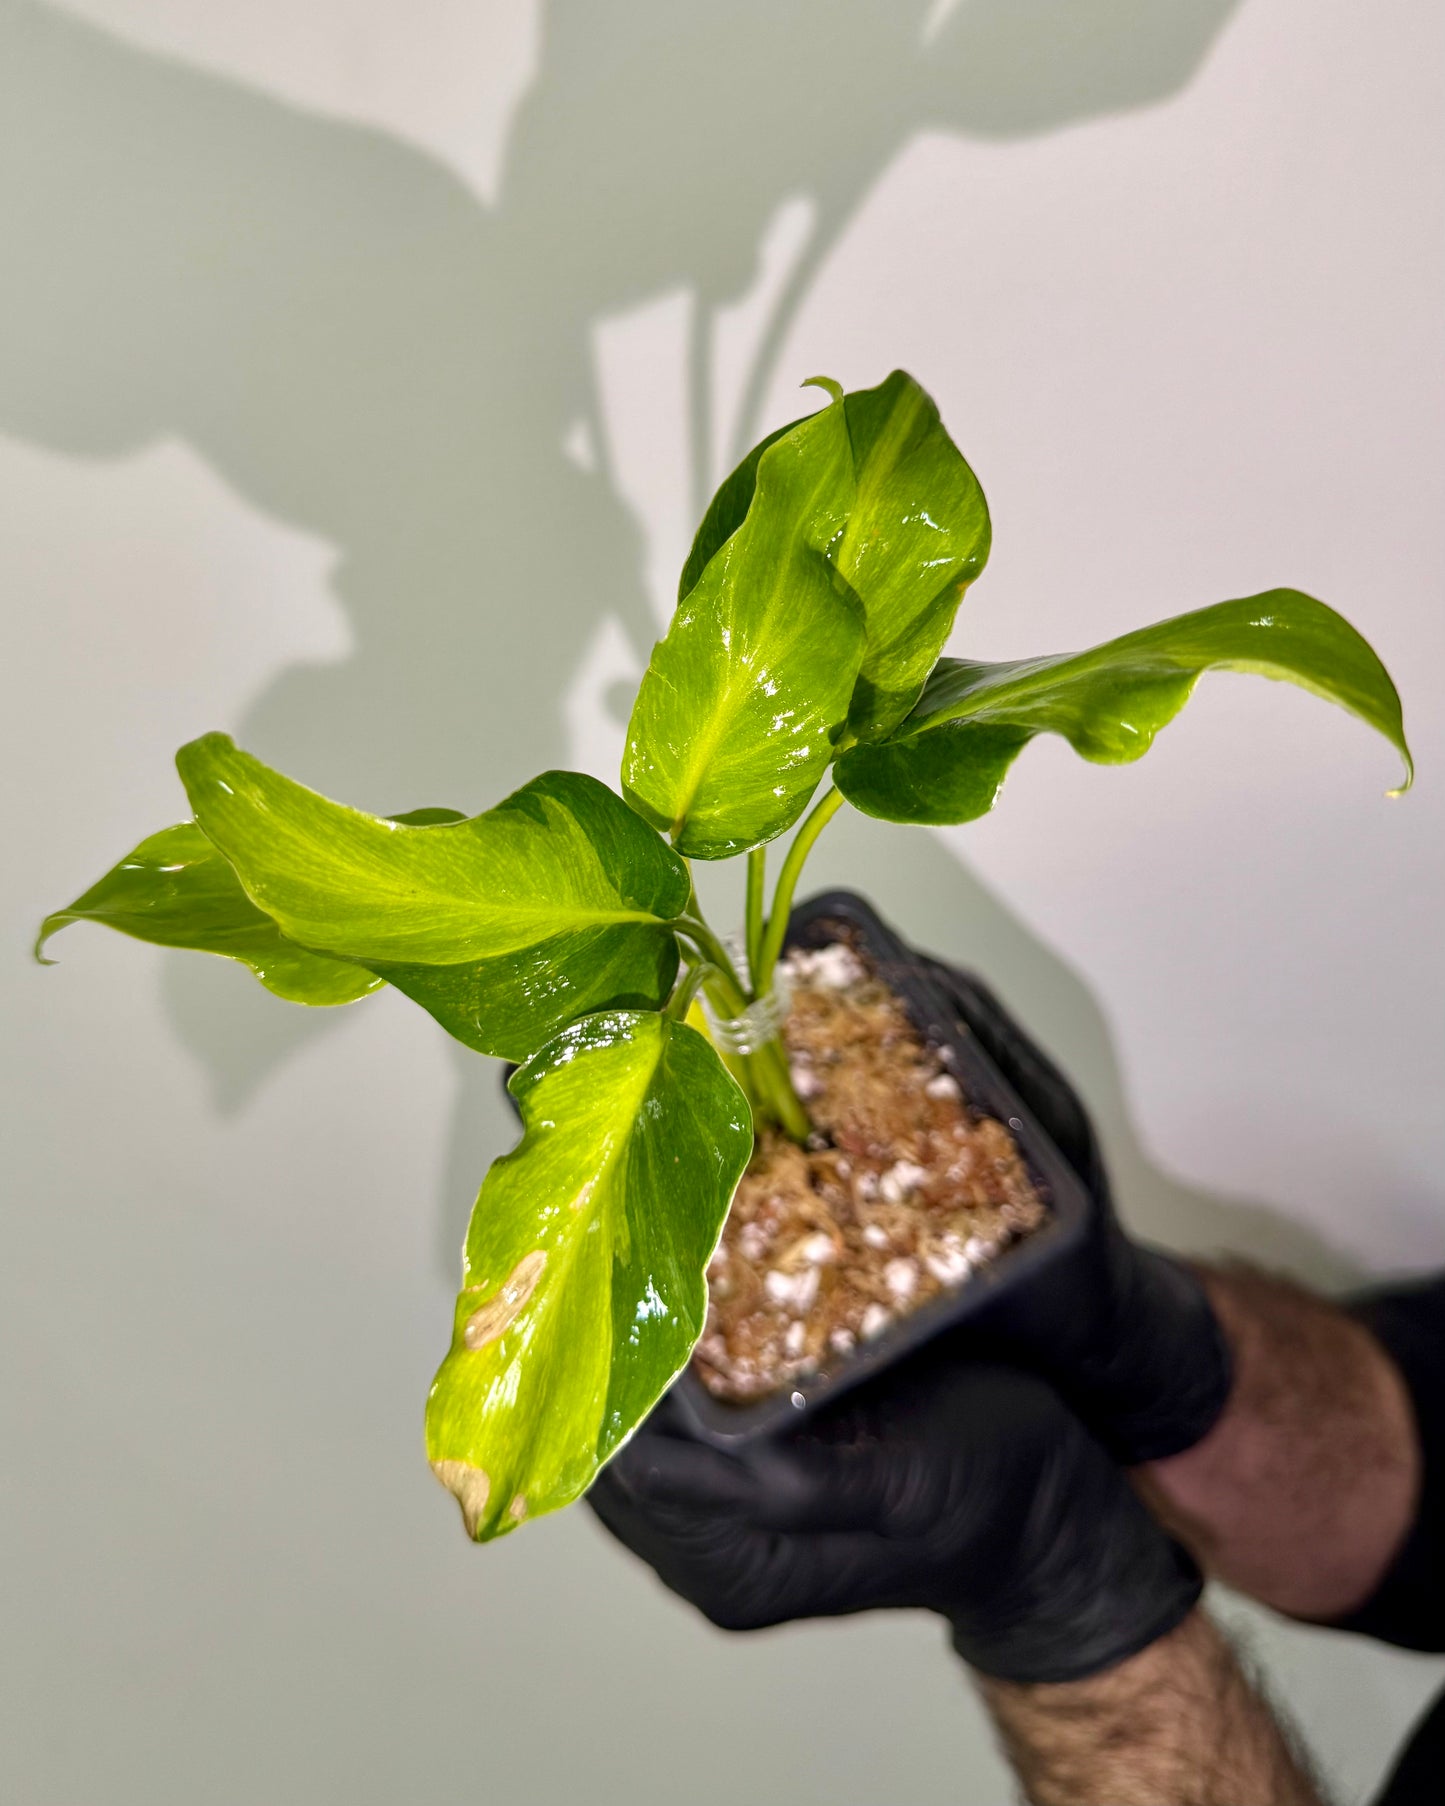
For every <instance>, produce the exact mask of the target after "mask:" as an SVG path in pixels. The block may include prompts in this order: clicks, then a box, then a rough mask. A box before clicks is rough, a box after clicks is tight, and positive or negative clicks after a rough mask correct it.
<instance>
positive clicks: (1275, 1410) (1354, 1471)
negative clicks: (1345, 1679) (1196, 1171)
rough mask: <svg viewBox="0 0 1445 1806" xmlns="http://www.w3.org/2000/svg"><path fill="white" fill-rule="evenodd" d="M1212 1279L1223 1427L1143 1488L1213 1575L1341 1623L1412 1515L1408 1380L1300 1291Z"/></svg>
mask: <svg viewBox="0 0 1445 1806" xmlns="http://www.w3.org/2000/svg"><path fill="white" fill-rule="evenodd" d="M1201 1277H1202V1280H1203V1283H1204V1286H1205V1288H1206V1290H1207V1292H1208V1294H1209V1297H1210V1299H1211V1302H1212V1304H1213V1306H1214V1310H1215V1312H1216V1314H1217V1316H1218V1319H1219V1321H1220V1323H1221V1325H1222V1327H1223V1331H1224V1335H1225V1337H1226V1339H1227V1340H1228V1342H1229V1345H1230V1348H1231V1350H1232V1354H1233V1361H1234V1371H1235V1383H1234V1386H1233V1388H1232V1390H1231V1393H1230V1397H1229V1400H1228V1402H1227V1404H1226V1406H1225V1408H1224V1410H1223V1412H1222V1413H1221V1415H1220V1418H1219V1420H1218V1422H1217V1423H1216V1424H1215V1426H1214V1427H1213V1428H1212V1429H1211V1430H1210V1431H1209V1432H1208V1433H1207V1434H1206V1435H1205V1436H1204V1437H1203V1438H1202V1439H1201V1440H1200V1441H1199V1442H1198V1443H1196V1444H1195V1445H1194V1446H1193V1447H1192V1448H1190V1449H1187V1450H1185V1451H1183V1452H1182V1453H1180V1454H1178V1455H1175V1456H1171V1457H1169V1458H1166V1459H1163V1460H1159V1461H1155V1462H1151V1463H1149V1464H1148V1465H1147V1466H1145V1467H1143V1468H1142V1469H1141V1470H1140V1471H1139V1472H1138V1473H1137V1474H1136V1476H1135V1478H1136V1482H1137V1484H1138V1485H1139V1487H1140V1490H1141V1491H1142V1492H1143V1494H1144V1496H1145V1497H1146V1498H1147V1499H1148V1500H1149V1502H1150V1504H1151V1506H1152V1507H1153V1509H1154V1511H1155V1514H1156V1515H1157V1516H1158V1517H1159V1518H1160V1519H1161V1521H1163V1522H1164V1523H1165V1524H1166V1525H1167V1526H1168V1527H1169V1528H1170V1530H1171V1531H1172V1532H1173V1533H1174V1534H1175V1535H1176V1536H1178V1537H1180V1538H1181V1540H1183V1541H1184V1542H1185V1543H1186V1544H1187V1545H1188V1546H1189V1547H1190V1548H1191V1549H1192V1550H1193V1551H1194V1553H1195V1555H1196V1556H1197V1557H1198V1559H1199V1560H1200V1562H1201V1564H1202V1565H1203V1566H1204V1567H1205V1568H1206V1570H1207V1571H1208V1572H1210V1573H1213V1574H1217V1575H1218V1576H1219V1577H1220V1578H1222V1579H1224V1580H1226V1581H1227V1582H1228V1583H1229V1584H1230V1585H1231V1586H1234V1587H1236V1588H1237V1589H1238V1590H1239V1591H1241V1592H1245V1593H1248V1594H1249V1595H1251V1596H1252V1597H1254V1598H1256V1599H1259V1600H1261V1601H1263V1602H1264V1603H1265V1604H1267V1605H1270V1606H1273V1607H1274V1608H1275V1609H1276V1610H1278V1611H1282V1612H1285V1613H1287V1614H1289V1615H1290V1616H1293V1617H1298V1618H1306V1619H1319V1620H1327V1619H1333V1618H1336V1617H1339V1616H1341V1615H1343V1614H1345V1613H1348V1612H1350V1611H1352V1610H1353V1609H1354V1608H1355V1607H1356V1606H1358V1605H1359V1604H1360V1603H1361V1602H1362V1601H1364V1600H1365V1599H1366V1598H1368V1597H1369V1595H1370V1594H1371V1592H1372V1591H1373V1590H1374V1588H1375V1586H1376V1585H1377V1584H1378V1582H1379V1580H1380V1577H1381V1576H1382V1574H1383V1573H1384V1572H1385V1570H1386V1568H1387V1567H1388V1565H1389V1563H1390V1561H1391V1559H1392V1558H1393V1556H1394V1554H1395V1551H1396V1550H1397V1549H1398V1548H1399V1546H1400V1544H1401V1542H1402V1541H1403V1539H1404V1537H1405V1535H1406V1533H1407V1532H1408V1529H1409V1526H1410V1523H1411V1521H1412V1520H1413V1517H1414V1514H1415V1508H1416V1500H1417V1496H1418V1490H1419V1483H1420V1460H1419V1452H1418V1444H1417V1438H1416V1434H1415V1429H1414V1420H1413V1414H1412V1411H1411V1406H1410V1401H1409V1395H1408V1392H1407V1390H1406V1387H1405V1384H1404V1381H1403V1379H1402V1378H1401V1375H1400V1373H1399V1370H1398V1369H1397V1367H1396V1366H1395V1364H1394V1362H1393V1361H1392V1360H1391V1359H1390V1357H1389V1356H1388V1355H1387V1354H1386V1352H1385V1350H1384V1348H1383V1347H1382V1346H1381V1345H1380V1343H1379V1342H1378V1341H1377V1340H1376V1339H1375V1337H1374V1336H1373V1335H1372V1334H1371V1333H1370V1331H1369V1330H1368V1329H1367V1328H1366V1327H1365V1326H1364V1325H1363V1324H1362V1323H1360V1322H1358V1321H1357V1320H1356V1319H1355V1318H1354V1317H1352V1316H1350V1315H1349V1314H1347V1313H1346V1312H1344V1311H1342V1310H1340V1309H1338V1308H1337V1307H1335V1306H1334V1305H1332V1304H1329V1303H1327V1302H1326V1301H1325V1300H1323V1299H1320V1298H1316V1297H1314V1296H1313V1295H1311V1294H1310V1293H1308V1292H1305V1291H1303V1290H1302V1289H1301V1288H1299V1287H1297V1286H1295V1285H1293V1284H1292V1283H1291V1282H1289V1281H1287V1280H1283V1279H1279V1278H1276V1277H1274V1276H1273V1275H1269V1274H1265V1273H1259V1272H1256V1271H1254V1270H1252V1269H1250V1268H1247V1267H1244V1266H1231V1267H1229V1268H1227V1269H1204V1270H1203V1271H1202V1274H1201Z"/></svg>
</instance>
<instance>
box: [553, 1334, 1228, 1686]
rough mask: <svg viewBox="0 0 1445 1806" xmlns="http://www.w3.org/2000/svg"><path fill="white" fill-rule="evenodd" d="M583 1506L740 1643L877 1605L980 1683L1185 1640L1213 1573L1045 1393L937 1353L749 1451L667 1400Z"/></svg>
mask: <svg viewBox="0 0 1445 1806" xmlns="http://www.w3.org/2000/svg"><path fill="white" fill-rule="evenodd" d="M588 1499H589V1501H590V1503H591V1505H592V1507H593V1509H594V1510H595V1511H596V1513H597V1515H598V1517H599V1518H601V1520H602V1522H603V1523H604V1524H605V1525H606V1526H607V1528H608V1529H609V1530H611V1531H612V1533H613V1535H614V1536H616V1537H617V1538H618V1539H619V1540H620V1541H621V1542H623V1543H625V1544H626V1545H627V1547H628V1548H629V1549H631V1550H632V1551H633V1552H634V1553H635V1554H637V1555H640V1556H641V1557H642V1559H643V1560H644V1561H646V1562H648V1563H649V1564H650V1565H651V1566H652V1567H653V1568H654V1569H655V1570H656V1572H657V1574H658V1576H659V1578H660V1579H661V1580H662V1581H663V1583H664V1584H665V1585H666V1586H668V1587H670V1588H671V1589H672V1590H673V1592H675V1593H680V1594H681V1595H682V1597H683V1598H684V1599H686V1600H688V1601H690V1603H691V1604H693V1605H695V1606H697V1607H698V1608H699V1609H700V1610H701V1611H702V1612H703V1613H704V1614H705V1615H706V1616H707V1617H708V1618H710V1619H711V1620H712V1622H713V1623H714V1624H717V1625H720V1626H722V1627H723V1628H724V1629H726V1630H757V1629H761V1628H762V1627H764V1626H765V1625H770V1624H780V1623H783V1622H784V1621H785V1620H788V1619H792V1618H818V1617H834V1616H838V1615H840V1614H842V1613H845V1612H861V1611H868V1610H870V1609H872V1608H874V1607H880V1606H905V1607H907V1606H912V1607H922V1608H925V1609H927V1610H930V1611H935V1612H939V1613H941V1614H942V1616H943V1617H945V1618H947V1619H948V1620H949V1621H950V1622H951V1624H952V1626H953V1642H954V1647H955V1648H956V1649H957V1650H958V1652H959V1654H960V1655H961V1656H962V1657H963V1658H964V1660H965V1661H967V1662H969V1663H971V1664H972V1665H973V1666H974V1667H975V1668H978V1669H980V1670H981V1671H982V1672H984V1673H985V1674H990V1675H993V1676H995V1677H997V1678H998V1679H1001V1680H1011V1681H1020V1682H1035V1681H1068V1680H1079V1679H1082V1678H1083V1677H1084V1676H1086V1675H1090V1674H1095V1673H1098V1672H1099V1671H1100V1670H1102V1669H1105V1668H1109V1667H1112V1666H1113V1665H1114V1664H1115V1663H1117V1662H1121V1661H1123V1660H1124V1659H1125V1658H1126V1657H1128V1656H1131V1655H1133V1654H1135V1653H1137V1652H1138V1651H1139V1650H1141V1649H1143V1648H1145V1647H1146V1646H1147V1645H1148V1644H1150V1643H1152V1642H1154V1641H1155V1639H1156V1638H1158V1637H1161V1636H1163V1635H1164V1634H1165V1632H1166V1631H1169V1630H1172V1629H1173V1628H1174V1626H1175V1625H1176V1624H1178V1623H1179V1622H1180V1620H1181V1619H1182V1618H1184V1617H1185V1615H1186V1614H1187V1613H1188V1612H1189V1610H1190V1609H1191V1607H1192V1606H1193V1605H1194V1602H1195V1600H1196V1599H1197V1598H1198V1597H1199V1591H1200V1584H1201V1583H1200V1578H1199V1572H1198V1570H1197V1569H1196V1568H1195V1566H1194V1565H1193V1563H1192V1562H1191V1561H1190V1559H1189V1557H1188V1556H1187V1555H1186V1554H1185V1553H1184V1551H1183V1550H1182V1549H1181V1548H1180V1547H1179V1546H1178V1545H1177V1544H1176V1543H1173V1542H1171V1541H1170V1539H1169V1538H1168V1537H1167V1536H1166V1535H1165V1534H1164V1532H1163V1531H1162V1530H1161V1529H1160V1528H1159V1527H1158V1525H1157V1524H1155V1522H1154V1520H1153V1519H1152V1518H1151V1517H1150V1516H1149V1514H1148V1512H1147V1511H1146V1510H1145V1509H1144V1506H1143V1505H1142V1504H1141V1503H1140V1501H1139V1500H1138V1498H1137V1497H1136V1496H1135V1494H1134V1493H1133V1491H1132V1490H1131V1488H1130V1486H1129V1483H1128V1481H1127V1480H1126V1479H1125V1478H1124V1476H1123V1474H1122V1472H1121V1471H1120V1470H1119V1468H1118V1467H1117V1466H1116V1465H1115V1464H1114V1462H1113V1461H1112V1460H1111V1459H1110V1457H1109V1456H1108V1455H1107V1454H1106V1453H1105V1452H1104V1450H1103V1449H1102V1448H1101V1447H1100V1446H1099V1444H1098V1443H1097V1442H1096V1441H1095V1440H1094V1439H1093V1437H1091V1436H1090V1435H1089V1433H1088V1432H1087V1431H1086V1430H1085V1429H1084V1427H1083V1425H1082V1424H1080V1423H1079V1421H1078V1419H1077V1418H1076V1417H1074V1416H1073V1414H1072V1413H1071V1412H1070V1411H1069V1410H1068V1409H1067V1407H1066V1406H1065V1405H1064V1404H1063V1402H1062V1400H1061V1399H1060V1398H1059V1397H1058V1395H1057V1394H1056V1393H1055V1392H1053V1391H1052V1390H1051V1389H1050V1388H1049V1387H1048V1386H1047V1385H1045V1383H1044V1382H1043V1381H1042V1380H1039V1379H1036V1378H1034V1377H1033V1376H1032V1375H1030V1374H1025V1373H1020V1372H1018V1371H1016V1370H1014V1369H1011V1368H1006V1367H985V1366H976V1365H960V1364H957V1363H955V1362H953V1361H951V1360H939V1359H938V1357H937V1356H936V1355H934V1356H928V1355H925V1356H923V1357H920V1358H919V1360H917V1361H915V1362H913V1363H910V1364H908V1365H907V1366H904V1367H901V1368H898V1369H895V1370H894V1371H893V1372H892V1373H890V1374H889V1375H888V1376H886V1378H884V1379H882V1380H880V1381H878V1382H876V1383H875V1384H874V1385H873V1386H871V1387H869V1388H866V1389H863V1390H860V1391H859V1392H858V1393H857V1394H855V1395H854V1396H853V1397H852V1398H850V1399H848V1400H847V1401H845V1402H844V1403H842V1404H840V1405H839V1406H837V1407H835V1408H834V1410H832V1411H831V1412H828V1413H826V1414H822V1415H820V1416H819V1417H818V1418H817V1419H815V1420H814V1421H812V1422H811V1423H809V1424H807V1425H805V1426H804V1427H802V1428H801V1429H799V1430H797V1431H795V1432H793V1433H792V1434H791V1435H789V1436H788V1437H786V1438H783V1439H779V1440H776V1441H772V1442H764V1443H761V1444H754V1445H750V1446H749V1447H748V1448H747V1449H746V1450H745V1451H744V1452H742V1453H741V1454H739V1455H738V1456H736V1457H735V1456H733V1455H731V1454H724V1453H722V1452H721V1451H720V1450H718V1449H715V1448H711V1447H708V1446H706V1445H705V1444H703V1443H700V1442H696V1441H694V1440H692V1439H691V1438H690V1437H689V1436H688V1435H687V1434H686V1432H685V1431H683V1430H681V1429H680V1427H678V1426H677V1424H676V1420H675V1418H674V1416H673V1414H672V1413H671V1412H670V1410H669V1407H668V1405H667V1402H666V1401H665V1400H664V1402H663V1405H662V1406H661V1407H660V1408H659V1410H658V1411H657V1412H656V1413H654V1416H653V1418H652V1419H651V1420H650V1421H649V1422H648V1423H647V1424H646V1425H644V1427H643V1428H642V1429H641V1430H640V1431H639V1432H638V1433H637V1435H636V1436H635V1437H634V1439H633V1440H632V1442H631V1443H629V1444H628V1446H627V1447H626V1448H624V1449H623V1450H622V1451H621V1453H620V1454H618V1455H617V1456H616V1457H615V1459H614V1460H613V1461H612V1463H611V1464H610V1466H608V1467H607V1468H605V1469H604V1470H603V1472H602V1473H601V1474H600V1475H599V1477H598V1479H597V1480H596V1482H595V1483H594V1485H593V1487H592V1490H591V1492H590V1493H589V1494H588Z"/></svg>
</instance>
